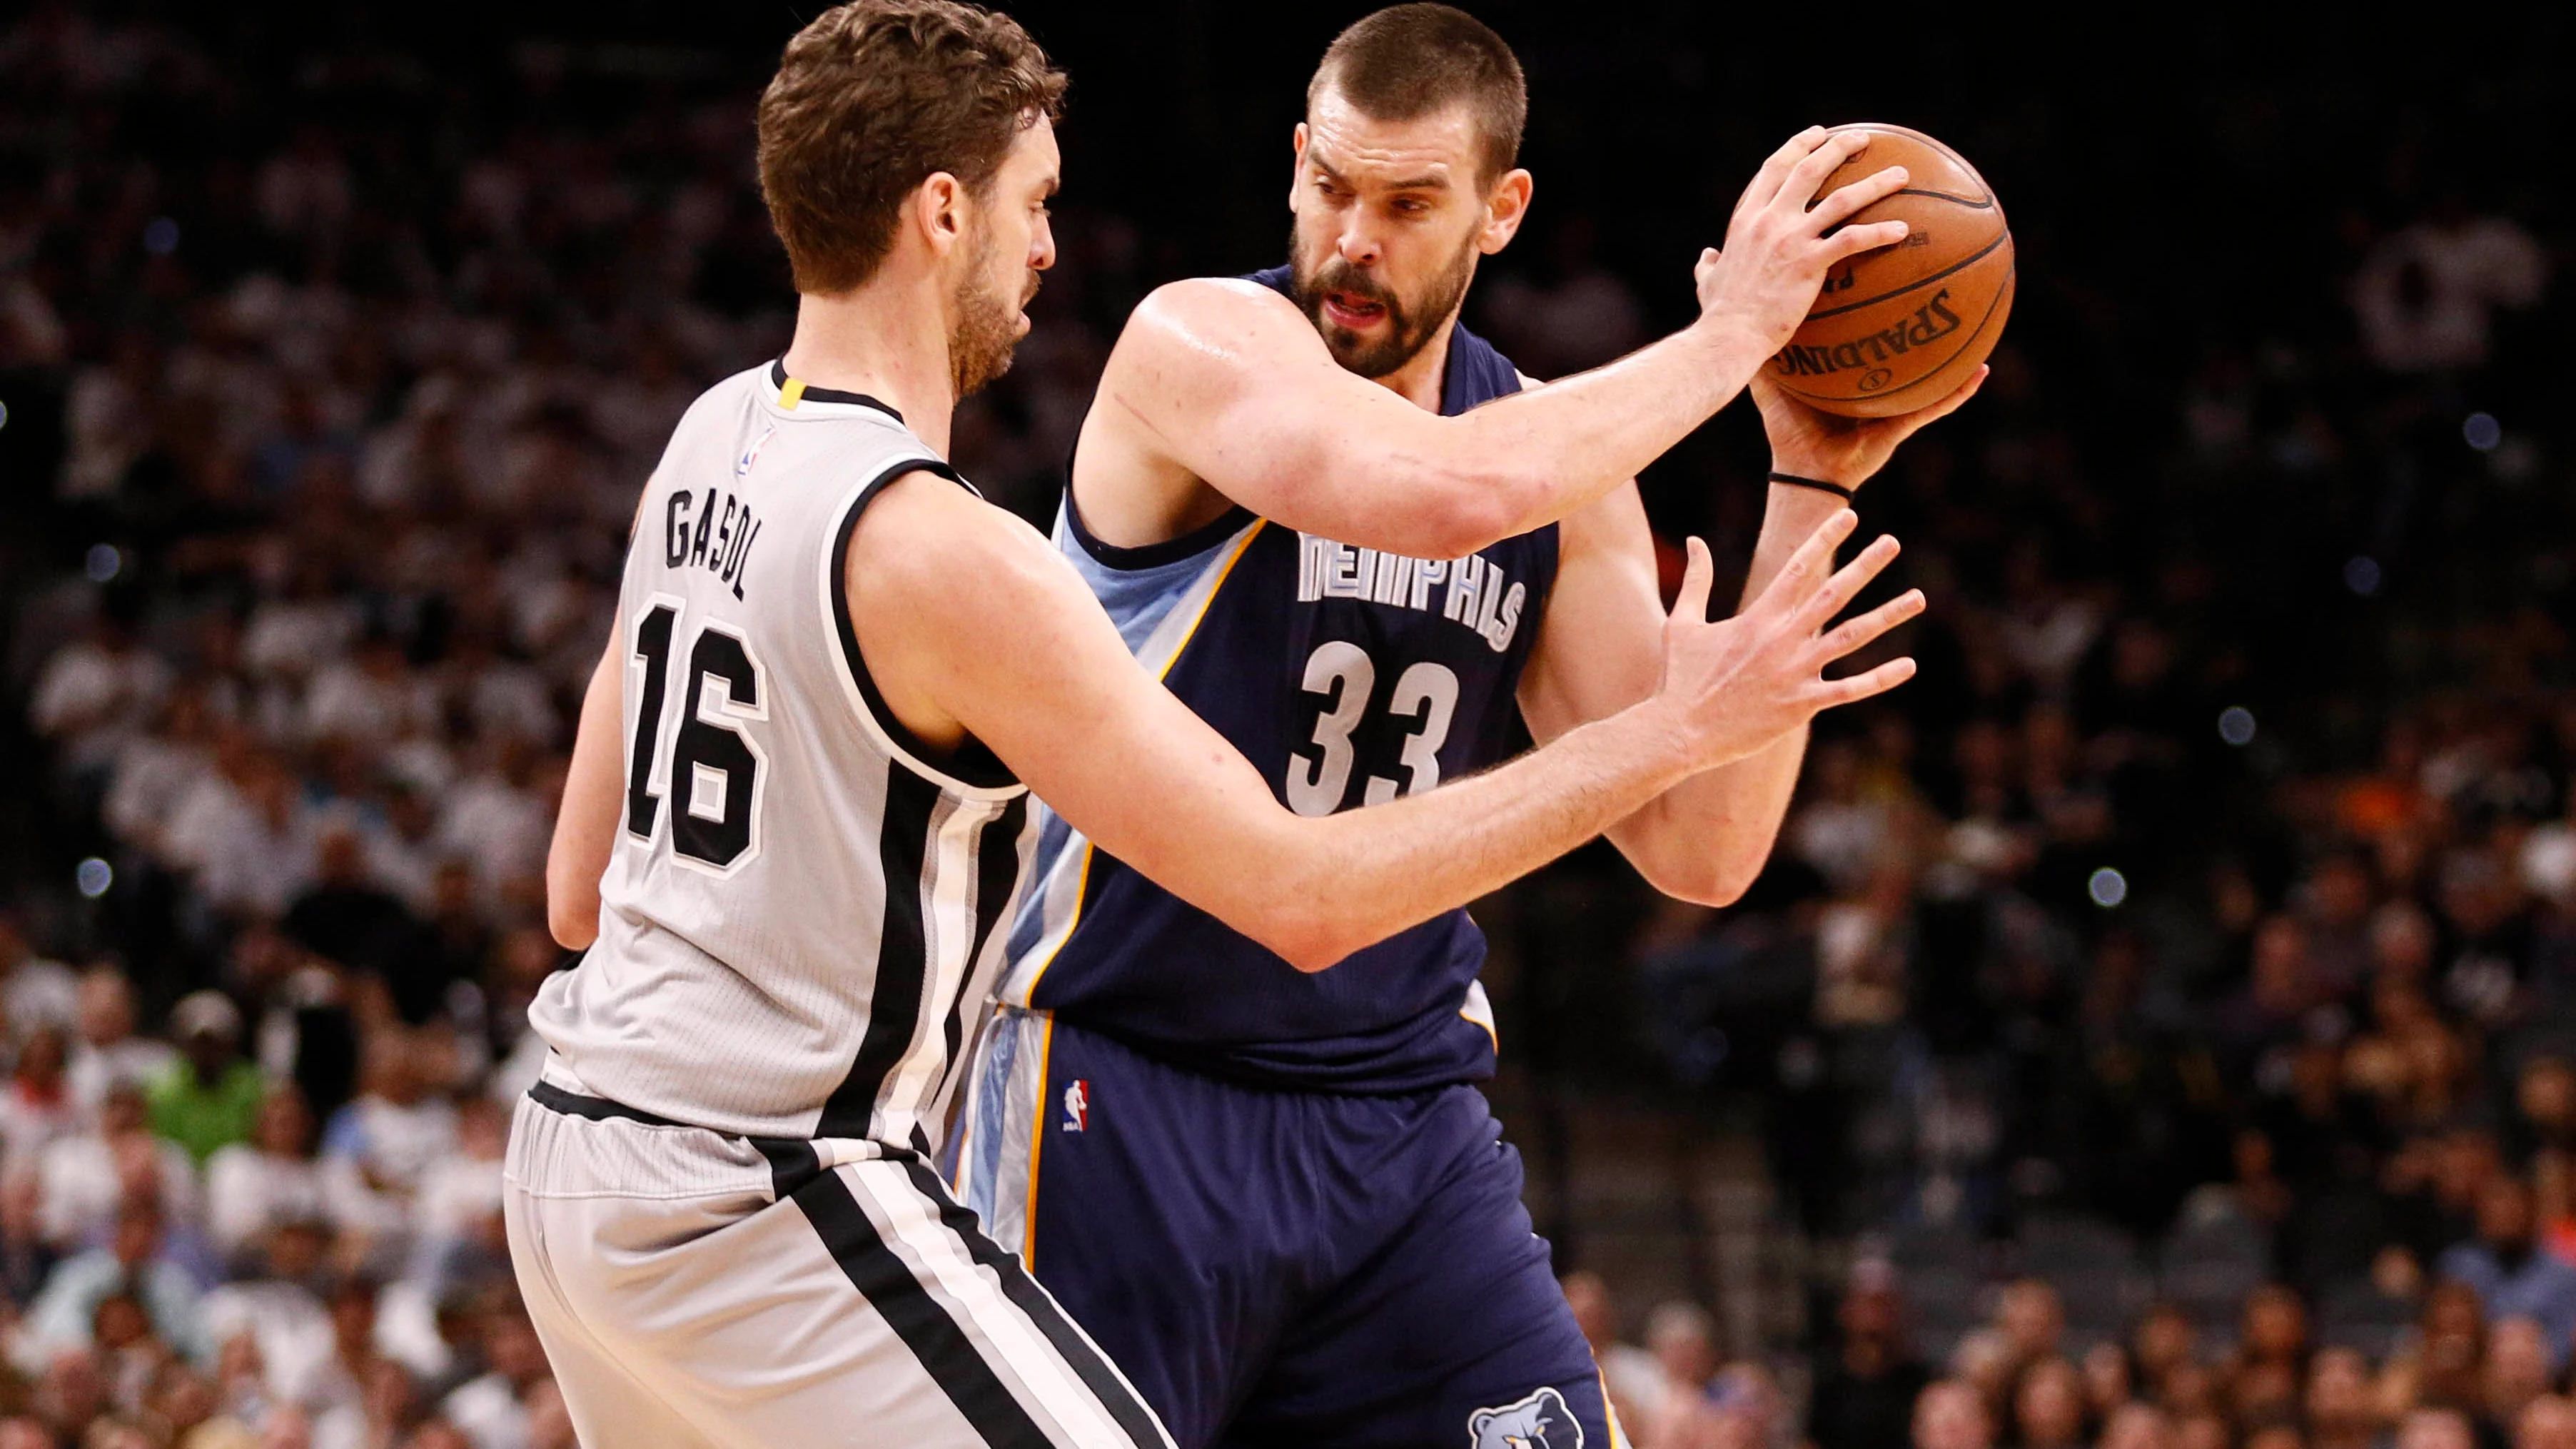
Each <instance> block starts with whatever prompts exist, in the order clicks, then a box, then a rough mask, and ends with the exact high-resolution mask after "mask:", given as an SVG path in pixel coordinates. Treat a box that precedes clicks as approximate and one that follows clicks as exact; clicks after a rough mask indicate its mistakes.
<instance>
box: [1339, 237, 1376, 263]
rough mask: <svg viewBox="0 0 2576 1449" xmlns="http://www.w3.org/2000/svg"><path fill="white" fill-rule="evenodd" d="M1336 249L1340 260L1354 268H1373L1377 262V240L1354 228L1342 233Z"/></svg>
mask: <svg viewBox="0 0 2576 1449" xmlns="http://www.w3.org/2000/svg"><path fill="white" fill-rule="evenodd" d="M1337 249H1338V250H1339V251H1340V252H1341V255H1342V260H1343V261H1346V262H1348V263H1350V264H1351V265H1352V266H1355V267H1366V266H1373V265H1375V264H1376V262H1377V255H1378V243H1377V238H1376V237H1374V236H1371V235H1369V234H1368V233H1367V232H1365V231H1362V230H1360V229H1359V228H1356V227H1352V228H1348V229H1346V230H1344V231H1343V232H1342V235H1341V237H1340V239H1339V243H1338V247H1337Z"/></svg>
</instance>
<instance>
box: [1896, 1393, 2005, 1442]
mask: <svg viewBox="0 0 2576 1449" xmlns="http://www.w3.org/2000/svg"><path fill="white" fill-rule="evenodd" d="M1994 1432H1995V1431H1994V1420H1993V1418H1992V1417H1991V1416H1990V1415H1989V1414H1988V1413H1987V1410H1986V1400H1985V1396H1984V1395H1982V1394H1980V1393H1978V1392H1977V1391H1976V1389H1975V1388H1974V1387H1972V1386H1971V1385H1968V1384H1964V1383H1961V1382H1959V1381H1958V1380H1957V1379H1942V1380H1940V1381H1939V1382H1937V1383H1934V1384H1932V1385H1930V1386H1929V1387H1927V1388H1925V1389H1924V1390H1923V1395H1922V1397H1921V1398H1919V1399H1916V1400H1915V1401H1914V1449H1994V1442H1995V1439H1994Z"/></svg>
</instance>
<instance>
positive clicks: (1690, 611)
mask: <svg viewBox="0 0 2576 1449" xmlns="http://www.w3.org/2000/svg"><path fill="white" fill-rule="evenodd" d="M1682 550H1683V561H1682V586H1681V590H1680V592H1678V593H1676V594H1675V595H1674V596H1673V617H1674V618H1676V619H1678V620H1680V621H1682V622H1683V623H1686V624H1705V623H1707V622H1708V595H1709V590H1710V589H1711V587H1712V586H1713V585H1714V584H1715V582H1716V579H1717V565H1716V564H1715V563H1714V562H1712V561H1711V560H1710V558H1709V556H1708V545H1707V544H1705V543H1703V542H1701V541H1700V540H1699V538H1698V537H1697V536H1693V537H1691V538H1688V539H1685V540H1683V542H1682Z"/></svg>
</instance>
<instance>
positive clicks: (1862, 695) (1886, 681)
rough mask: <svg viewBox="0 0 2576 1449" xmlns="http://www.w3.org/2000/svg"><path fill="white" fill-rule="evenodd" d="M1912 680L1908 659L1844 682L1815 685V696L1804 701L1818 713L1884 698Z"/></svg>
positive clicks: (1836, 680) (1912, 670) (1845, 679)
mask: <svg viewBox="0 0 2576 1449" xmlns="http://www.w3.org/2000/svg"><path fill="white" fill-rule="evenodd" d="M1913 677H1914V660H1913V658H1912V656H1910V655H1909V656H1908V657H1906V658H1903V659H1891V660H1889V661H1887V662H1886V663H1885V664H1882V665H1880V666H1878V667H1877V668H1876V669H1865V670H1862V671H1861V672H1860V673H1858V674H1854V675H1851V676H1849V677H1847V678H1843V679H1828V680H1826V681H1824V682H1823V683H1821V684H1819V685H1817V686H1816V692H1815V693H1813V694H1810V695H1809V696H1807V698H1808V699H1809V701H1811V702H1812V703H1814V705H1815V706H1816V708H1817V709H1818V710H1820V711H1821V710H1828V709H1833V708H1835V707H1836V706H1838V705H1846V704H1857V703H1859V702H1860V701H1861V700H1864V699H1868V698H1869V697H1871V696H1872V695H1878V694H1885V693H1887V692H1888V691H1889V690H1891V689H1894V688H1895V687H1896V686H1898V685H1900V684H1903V683H1904V682H1905V681H1907V680H1909V679H1912V678H1913Z"/></svg>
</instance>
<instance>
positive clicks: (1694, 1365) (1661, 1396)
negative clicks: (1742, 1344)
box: [1637, 1299, 1721, 1444]
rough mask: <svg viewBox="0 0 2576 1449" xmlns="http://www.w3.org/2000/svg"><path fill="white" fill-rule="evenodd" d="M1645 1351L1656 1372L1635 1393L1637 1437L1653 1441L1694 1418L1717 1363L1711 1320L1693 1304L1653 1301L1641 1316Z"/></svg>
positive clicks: (1714, 1336) (1713, 1328)
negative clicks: (1652, 1359)
mask: <svg viewBox="0 0 2576 1449" xmlns="http://www.w3.org/2000/svg"><path fill="white" fill-rule="evenodd" d="M1646 1350H1647V1351H1648V1352H1649V1353H1652V1354H1653V1355H1654V1356H1655V1367H1656V1369H1657V1370H1658V1371H1659V1372H1658V1375H1657V1378H1656V1381H1655V1383H1654V1386H1653V1387H1652V1388H1651V1389H1649V1390H1647V1391H1645V1392H1643V1393H1641V1394H1639V1396H1638V1403H1637V1415H1638V1420H1637V1421H1638V1425H1639V1430H1638V1437H1639V1438H1640V1439H1641V1440H1642V1441H1643V1442H1645V1443H1648V1444H1658V1443H1662V1442H1664V1441H1665V1440H1667V1439H1668V1438H1671V1437H1672V1436H1673V1435H1674V1434H1675V1433H1677V1432H1678V1431H1679V1429H1680V1428H1681V1426H1683V1425H1685V1424H1687V1423H1689V1422H1690V1421H1692V1420H1693V1419H1694V1418H1696V1417H1697V1416H1698V1414H1699V1410H1700V1408H1701V1406H1702V1405H1703V1404H1704V1403H1705V1402H1706V1400H1707V1397H1708V1391H1709V1385H1710V1384H1711V1383H1712V1382H1713V1381H1714V1380H1715V1379H1716V1378H1717V1371H1718V1369H1719V1367H1720V1366H1721V1364H1720V1360H1719V1358H1718V1352H1717V1321H1716V1320H1715V1319H1713V1318H1711V1317H1709V1315H1708V1310H1707V1309H1705V1308H1702V1307H1700V1306H1699V1305H1698V1304H1696V1303H1689V1302H1684V1301H1682V1300H1679V1299H1675V1300H1673V1301H1671V1302H1666V1303H1658V1304H1656V1305H1655V1310H1654V1312H1652V1313H1650V1314H1648V1315H1647V1316H1646Z"/></svg>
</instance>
